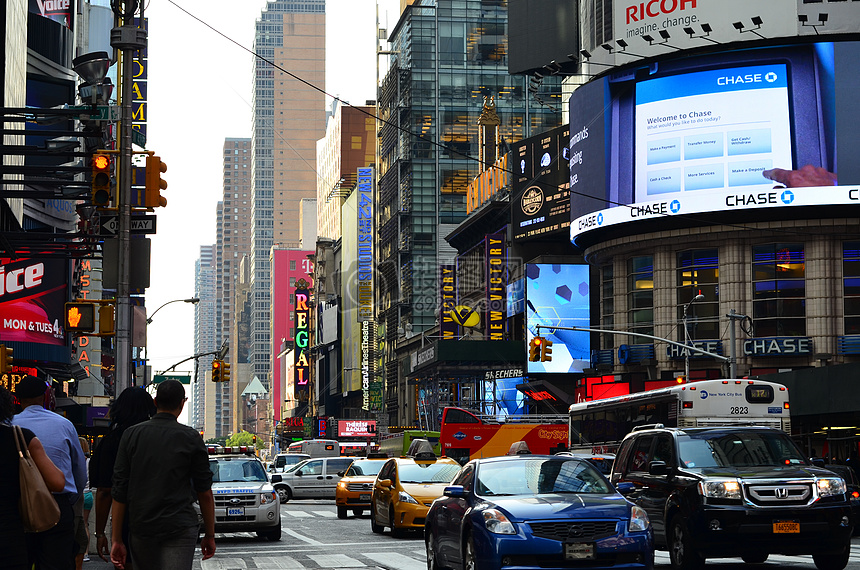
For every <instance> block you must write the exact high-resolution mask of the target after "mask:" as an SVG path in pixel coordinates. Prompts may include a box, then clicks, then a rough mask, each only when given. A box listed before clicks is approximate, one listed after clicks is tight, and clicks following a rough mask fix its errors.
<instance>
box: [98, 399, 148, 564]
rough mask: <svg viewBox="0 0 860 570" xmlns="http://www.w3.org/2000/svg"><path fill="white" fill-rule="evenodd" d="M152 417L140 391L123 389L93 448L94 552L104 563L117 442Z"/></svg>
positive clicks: (107, 554)
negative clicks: (132, 427)
mask: <svg viewBox="0 0 860 570" xmlns="http://www.w3.org/2000/svg"><path fill="white" fill-rule="evenodd" d="M154 414H155V402H153V401H152V396H150V395H149V392H147V391H146V390H145V389H144V388H141V387H130V388H126V389H125V390H123V391H122V392H121V393H120V395H119V396H118V397H117V399H116V400H114V402H113V404H111V407H110V410H109V412H108V417H109V418H110V430H109V431H108V433H107V434H106V435H105V436H104V437H103V438H101V441H100V442H99V444H98V446H96V448H95V450H94V452H93V456H92V459H91V461H90V468H89V474H90V486H91V487H93V488H94V489H95V490H96V492H95V511H96V526H95V535H96V552H98V555H99V557H100V558H101V559H102V560H104V561H105V562H110V544H109V543H108V538H107V535H106V534H105V528H106V527H107V521H108V518H110V513H111V505H112V502H113V498H112V497H111V487H112V486H113V468H114V464H115V463H116V454H117V453H118V452H119V442H120V440H121V439H122V434H123V433H125V430H126V429H128V428H130V427H131V426H133V425H137V424H139V423H141V422H145V421H146V420H148V419H149V418H151V417H152V416H153V415H154ZM122 536H123V542H125V544H128V517H126V519H125V523H124V526H123V527H122ZM126 569H127V570H131V569H132V565H131V562H128V563H127V564H126Z"/></svg>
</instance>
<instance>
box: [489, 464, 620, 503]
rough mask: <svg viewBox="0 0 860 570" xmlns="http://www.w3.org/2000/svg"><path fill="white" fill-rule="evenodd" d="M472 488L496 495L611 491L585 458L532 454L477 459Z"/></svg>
mask: <svg viewBox="0 0 860 570" xmlns="http://www.w3.org/2000/svg"><path fill="white" fill-rule="evenodd" d="M475 492H476V493H477V494H478V495H484V496H496V497H497V496H504V495H542V494H551V493H589V494H591V493H593V494H600V495H607V494H610V493H613V492H614V491H613V490H612V487H611V486H610V485H609V483H608V482H607V481H606V479H604V478H603V476H602V475H601V474H600V473H599V472H598V471H597V469H595V468H594V466H592V465H591V464H590V463H588V462H587V461H584V460H581V459H575V458H571V459H560V458H558V459H547V458H537V457H535V458H529V459H525V458H523V459H518V460H511V461H493V462H489V463H481V464H480V465H479V466H478V472H477V483H476V485H475Z"/></svg>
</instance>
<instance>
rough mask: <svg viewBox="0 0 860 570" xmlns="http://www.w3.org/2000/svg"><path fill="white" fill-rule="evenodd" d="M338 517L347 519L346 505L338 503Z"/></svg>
mask: <svg viewBox="0 0 860 570" xmlns="http://www.w3.org/2000/svg"><path fill="white" fill-rule="evenodd" d="M337 518H339V519H345V518H346V507H341V506H340V505H338V507H337Z"/></svg>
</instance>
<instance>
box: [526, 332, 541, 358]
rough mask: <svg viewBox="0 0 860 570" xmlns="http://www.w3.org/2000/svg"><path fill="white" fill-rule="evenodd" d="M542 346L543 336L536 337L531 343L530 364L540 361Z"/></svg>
mask: <svg viewBox="0 0 860 570" xmlns="http://www.w3.org/2000/svg"><path fill="white" fill-rule="evenodd" d="M542 344H543V337H542V336H536V337H534V338H532V339H531V340H530V341H529V362H537V361H539V360H540V358H541V345H542Z"/></svg>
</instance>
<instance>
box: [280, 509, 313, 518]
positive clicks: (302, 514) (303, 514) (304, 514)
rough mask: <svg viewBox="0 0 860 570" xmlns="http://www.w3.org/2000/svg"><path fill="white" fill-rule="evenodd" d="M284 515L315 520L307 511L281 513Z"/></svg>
mask: <svg viewBox="0 0 860 570" xmlns="http://www.w3.org/2000/svg"><path fill="white" fill-rule="evenodd" d="M281 514H282V515H289V516H291V517H296V518H297V519H309V518H313V515H312V514H311V513H309V512H306V511H281Z"/></svg>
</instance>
